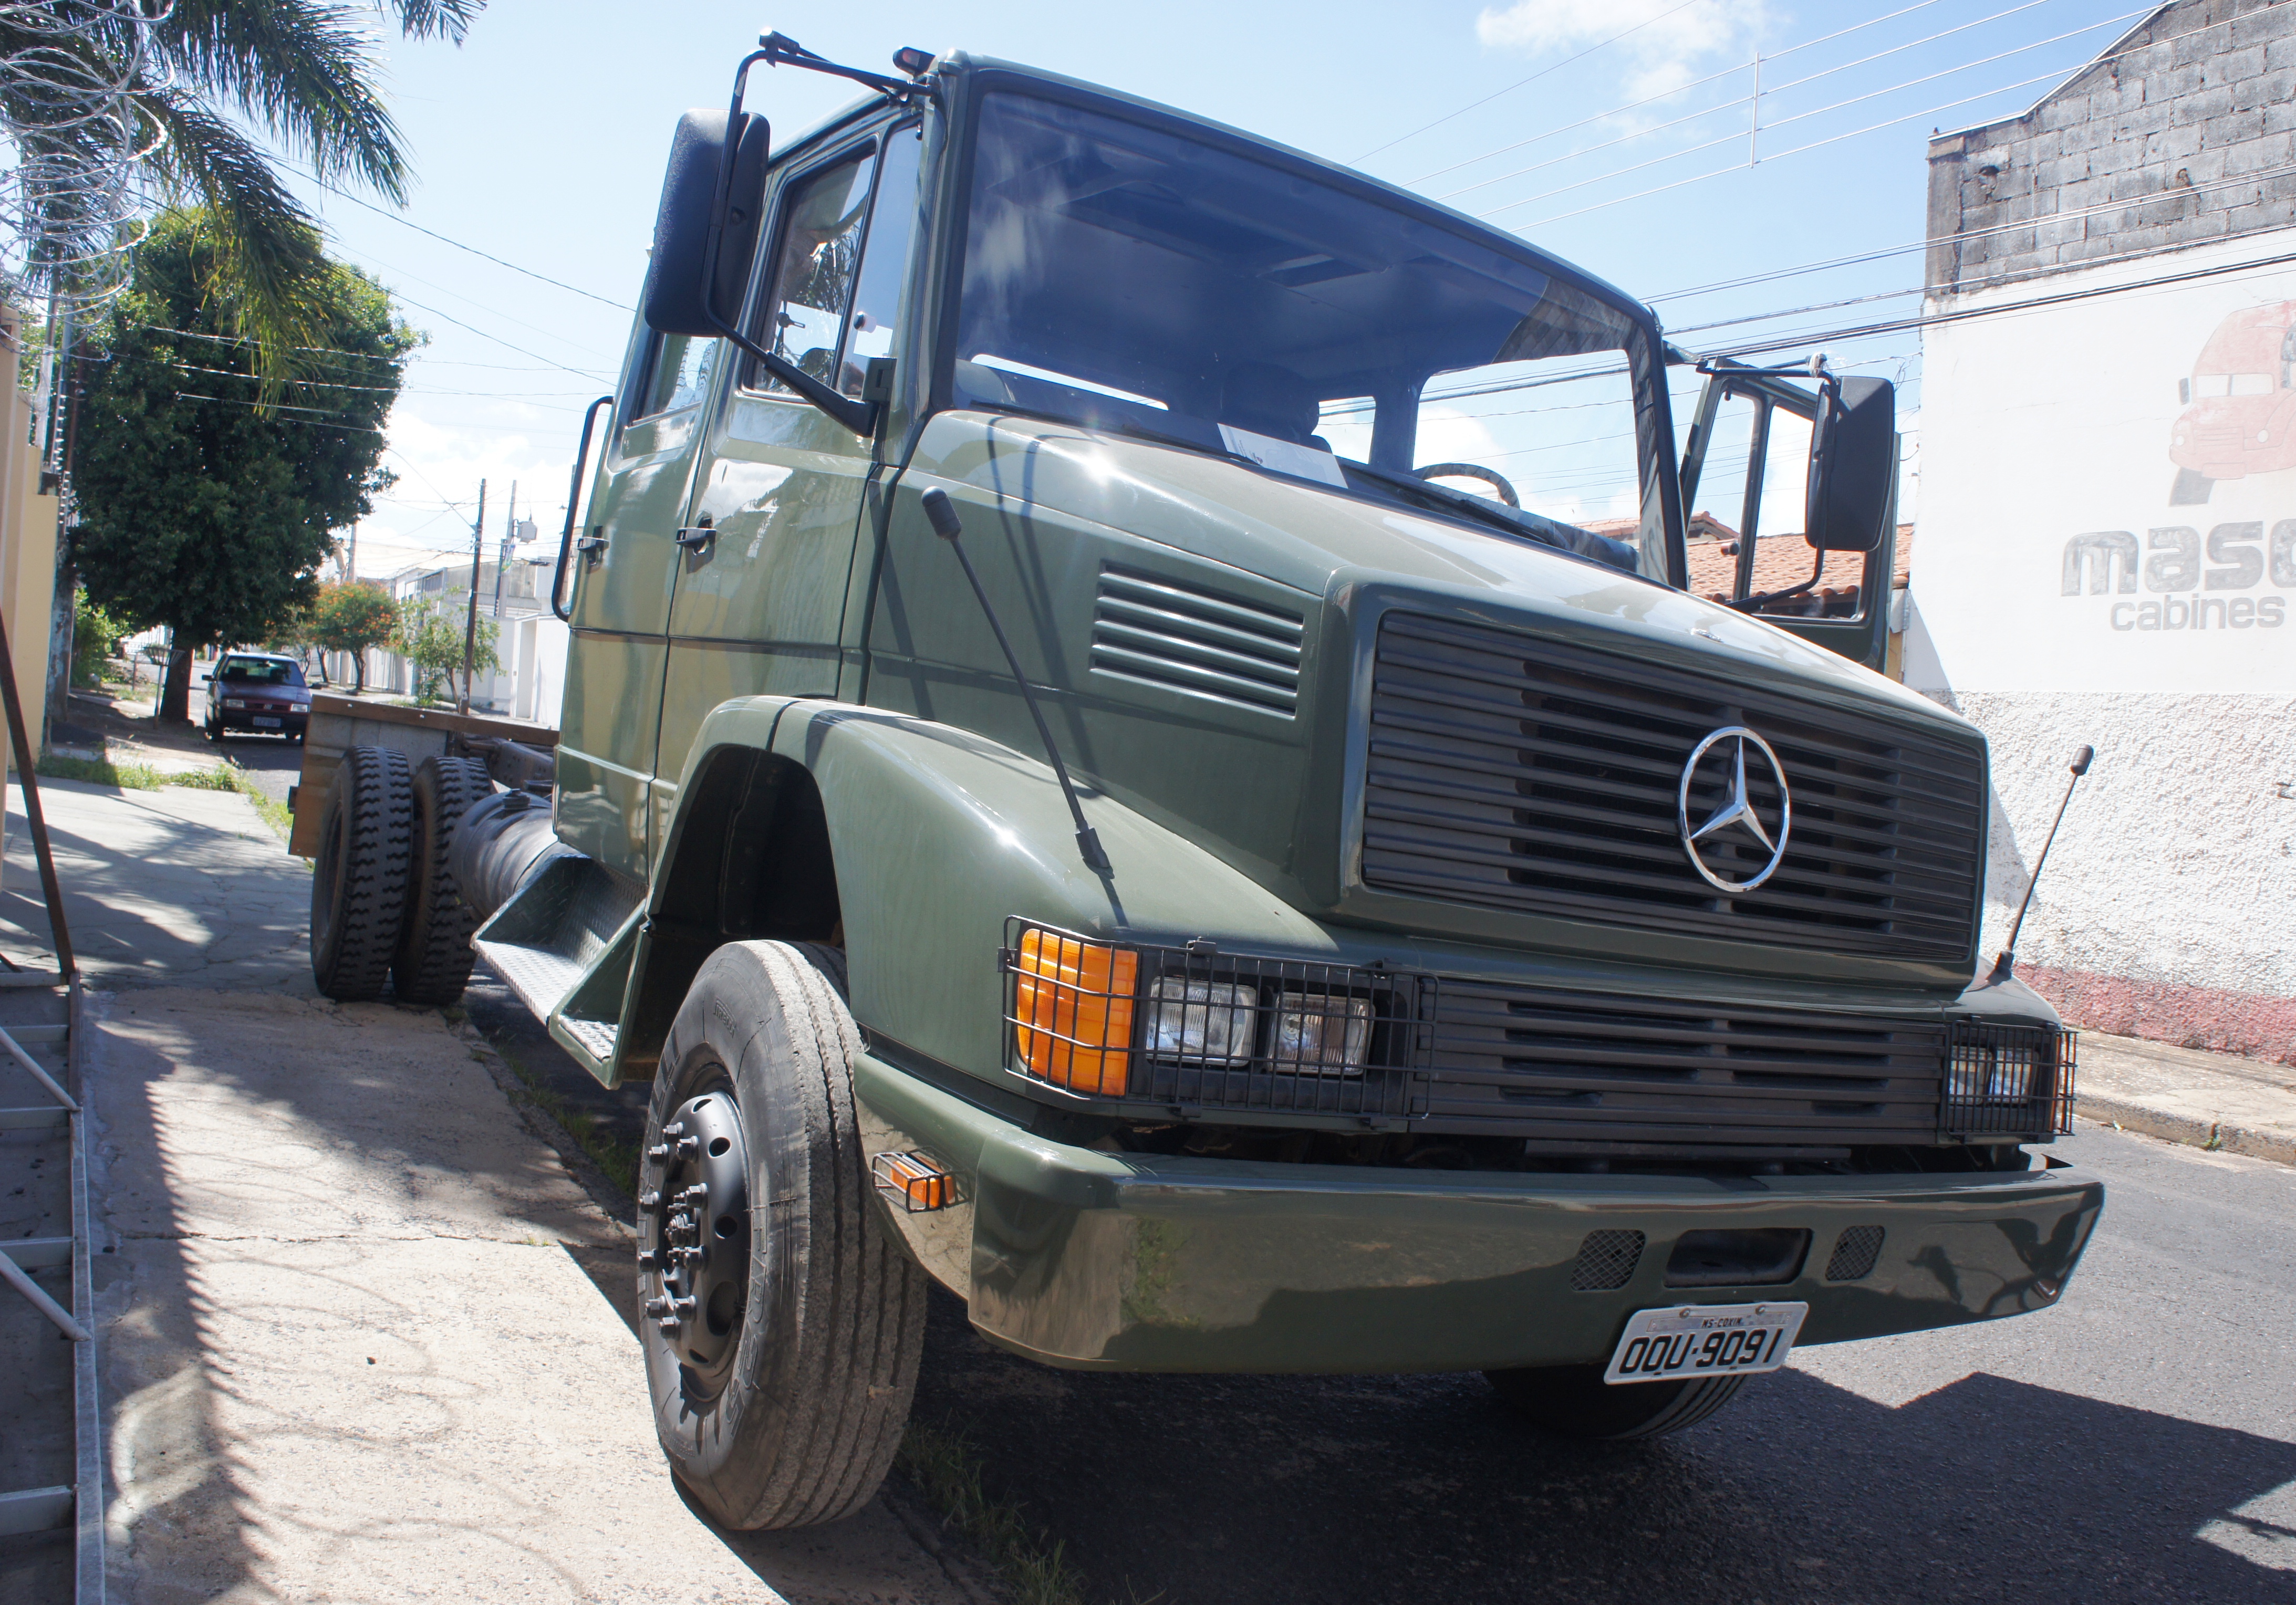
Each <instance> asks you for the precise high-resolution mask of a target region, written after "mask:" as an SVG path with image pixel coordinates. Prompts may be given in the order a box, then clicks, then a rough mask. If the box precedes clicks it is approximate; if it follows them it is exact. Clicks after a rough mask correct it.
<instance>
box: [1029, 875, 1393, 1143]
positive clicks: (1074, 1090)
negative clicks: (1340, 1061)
mask: <svg viewBox="0 0 2296 1605" xmlns="http://www.w3.org/2000/svg"><path fill="white" fill-rule="evenodd" d="M1111 946H1118V947H1119V948H1120V950H1121V951H1122V952H1126V953H1129V954H1136V955H1137V963H1136V967H1132V966H1123V965H1111V964H1106V963H1102V964H1095V963H1093V962H1090V961H1089V960H1088V959H1085V958H1082V957H1080V955H1082V954H1088V953H1089V952H1090V951H1091V950H1095V949H1097V950H1100V951H1103V952H1105V951H1107V950H1108V949H1109V948H1110V947H1111ZM997 964H998V969H999V970H1000V971H1001V972H1002V976H1003V980H1004V994H1005V1067H1006V1068H1007V1069H1010V1070H1011V1071H1012V1072H1013V1074H1014V1075H1016V1076H1020V1077H1023V1078H1025V1079H1027V1080H1029V1081H1030V1082H1032V1083H1034V1084H1036V1085H1039V1086H1046V1087H1052V1088H1054V1089H1056V1090H1059V1091H1061V1092H1063V1093H1070V1094H1072V1095H1076V1094H1081V1095H1085V1096H1089V1097H1091V1098H1092V1100H1093V1101H1094V1102H1095V1103H1099V1102H1103V1101H1105V1102H1108V1103H1111V1104H1112V1103H1115V1102H1117V1101H1123V1102H1126V1103H1132V1104H1149V1105H1154V1106H1158V1107H1159V1108H1160V1110H1164V1111H1168V1112H1169V1113H1172V1114H1176V1115H1179V1116H1182V1117H1184V1118H1190V1117H1193V1115H1194V1114H1195V1113H1197V1112H1198V1111H1200V1110H1219V1111H1221V1112H1223V1113H1234V1112H1248V1113H1251V1114H1258V1115H1272V1116H1286V1115H1308V1116H1332V1115H1338V1116H1343V1117H1345V1116H1353V1117H1357V1118H1362V1119H1364V1120H1366V1121H1369V1122H1374V1123H1376V1124H1378V1125H1381V1126H1387V1125H1390V1124H1399V1123H1400V1122H1402V1121H1404V1120H1407V1119H1408V1118H1410V1117H1411V1116H1413V1115H1414V1114H1416V1113H1420V1112H1422V1111H1423V1109H1424V1104H1425V1086H1426V1075H1427V1071H1428V1069H1429V1066H1430V1061H1431V1057H1432V1053H1433V1049H1434V1024H1433V1021H1434V1004H1435V995H1436V990H1437V985H1438V983H1437V981H1436V979H1435V978H1434V977H1433V976H1429V975H1421V974H1416V973H1412V972H1406V971H1403V970H1388V969H1385V968H1382V967H1376V966H1369V967H1366V966H1357V965H1349V964H1332V963H1322V962H1313V961H1308V960H1302V959H1283V958H1265V957H1258V956H1246V955H1242V954H1227V953H1222V952H1221V951H1220V950H1219V949H1218V946H1216V945H1215V944H1213V943H1211V942H1209V941H1195V942H1190V943H1188V944H1186V945H1185V946H1177V947H1175V946H1158V945H1155V944H1149V943H1140V942H1124V943H1121V944H1111V943H1108V942H1106V941H1104V940H1103V939H1102V938H1095V937H1084V936H1078V935H1077V934H1075V933H1074V932H1070V931H1064V930H1060V929H1056V928H1054V927H1051V926H1047V925H1045V924H1043V923H1041V922H1040V921H1033V920H1027V919H1023V918H1021V917H1020V916H1018V915H1015V916H1013V917H1012V918H1010V919H1008V920H1006V921H1005V946H1004V947H1003V949H1002V951H1001V952H1000V953H999V954H998V955H997ZM1128 969H1129V970H1131V971H1132V973H1131V974H1130V975H1129V977H1128V978H1127V977H1126V975H1125V971H1126V970H1128ZM1160 979H1163V980H1168V981H1171V982H1174V983H1177V984H1178V987H1175V988H1174V990H1178V988H1179V987H1185V986H1186V985H1187V984H1189V983H1197V984H1201V986H1204V987H1251V988H1252V989H1254V991H1255V992H1256V993H1257V994H1258V999H1259V1001H1258V1002H1257V1003H1256V1004H1254V1005H1252V1006H1251V1009H1250V1015H1251V1023H1250V1036H1249V1042H1250V1053H1249V1056H1248V1057H1247V1058H1245V1059H1244V1060H1243V1061H1242V1062H1241V1063H1236V1064H1229V1063H1226V1062H1225V1061H1223V1060H1218V1059H1211V1058H1208V1057H1205V1056H1202V1055H1197V1056H1194V1057H1193V1058H1191V1057H1190V1056H1186V1055H1177V1056H1172V1057H1156V1056H1154V1055H1153V1054H1152V1052H1151V1051H1150V1044H1149V1037H1150V1024H1151V1017H1152V1011H1153V1009H1154V1007H1155V1004H1154V1003H1152V994H1153V989H1154V987H1155V985H1156V983H1157V981H1158V980H1160ZM1127 981H1128V984H1127ZM1183 995H1185V993H1184V994H1183ZM1355 999H1362V1000H1365V1001H1366V1002H1368V1003H1370V1005H1371V1011H1372V1022H1371V1030H1370V1038H1369V1041H1368V1043H1367V1044H1365V1052H1364V1057H1363V1063H1362V1067H1361V1069H1341V1068H1334V1067H1331V1066H1327V1065H1325V1064H1324V1063H1322V1062H1320V1061H1318V1060H1315V1059H1313V1058H1311V1057H1309V1056H1308V1055H1307V1054H1306V1053H1304V1052H1301V1051H1300V1049H1299V1047H1298V1045H1297V1044H1292V1045H1290V1046H1289V1048H1288V1049H1287V1045H1286V1044H1284V1043H1283V1041H1282V1040H1280V1036H1281V1033H1280V1031H1279V1023H1280V1017H1281V1016H1283V1014H1285V1013H1286V1012H1287V1011H1290V1012H1300V1011H1305V1012H1307V1013H1308V1014H1311V1015H1315V1016H1318V1017H1321V1018H1324V1019H1326V1020H1332V1021H1333V1024H1334V1026H1338V1025H1340V1024H1341V1018H1340V1017H1341V1015H1342V1014H1343V1012H1344V1011H1345V1010H1346V1007H1347V1004H1348V1003H1349V1001H1351V1000H1355ZM1187 1006H1188V1007H1190V1008H1199V1009H1204V1010H1210V1009H1213V1008H1218V1009H1219V1010H1221V1011H1223V1012H1225V1011H1226V1009H1227V1008H1229V1007H1230V1006H1232V1005H1230V1004H1228V1003H1218V1004H1212V1003H1196V1004H1190V1005H1187ZM1241 1040H1242V1034H1241V1033H1239V1041H1241ZM1119 1055H1122V1059H1121V1060H1120V1062H1119V1057H1118V1056H1119ZM1102 1067H1106V1070H1107V1071H1108V1072H1109V1073H1108V1074H1106V1075H1105V1076H1104V1077H1103V1073H1102ZM1119 1070H1120V1090H1118V1088H1117V1087H1116V1086H1111V1085H1109V1084H1110V1082H1112V1081H1116V1080H1118V1076H1117V1075H1116V1074H1115V1073H1114V1072H1117V1071H1119Z"/></svg>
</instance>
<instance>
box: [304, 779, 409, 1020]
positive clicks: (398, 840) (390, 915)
mask: <svg viewBox="0 0 2296 1605" xmlns="http://www.w3.org/2000/svg"><path fill="white" fill-rule="evenodd" d="M413 820H414V777H413V774H412V773H411V771H410V769H409V766H408V765H407V762H406V754H405V753H403V752H396V751H393V750H391V749H389V748H387V747H353V748H351V749H348V751H346V752H345V753H344V754H343V757H342V761H341V762H340V764H338V765H337V766H336V767H335V780H334V784H332V786H330V787H328V788H327V800H326V802H325V804H324V806H323V807H322V808H321V810H320V813H319V848H318V852H317V854H316V856H315V857H314V860H313V862H312V864H311V979H313V980H314V981H316V983H317V984H318V987H319V990H320V991H321V992H323V993H324V994H325V995H327V996H329V997H332V998H333V999H335V1000H336V1001H338V1002H340V1003H372V1002H373V1000H374V999H376V998H378V997H381V995H382V984H383V982H384V980H385V979H387V978H388V977H389V974H390V962H391V957H392V955H393V954H395V953H396V952H397V950H398V936H399V929H400V926H401V924H402V922H403V921H404V920H405V917H406V868H407V859H408V857H409V856H410V849H411V848H412V824H413Z"/></svg>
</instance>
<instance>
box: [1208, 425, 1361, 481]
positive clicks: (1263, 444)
mask: <svg viewBox="0 0 2296 1605" xmlns="http://www.w3.org/2000/svg"><path fill="white" fill-rule="evenodd" d="M1219 432H1220V440H1221V442H1222V443H1223V444H1224V445H1226V447H1227V448H1228V450H1229V451H1231V452H1233V453H1234V454H1236V455H1237V456H1239V457H1242V458H1245V459H1246V460H1248V461H1250V462H1253V463H1259V466H1260V467H1262V468H1264V469H1266V470H1267V471H1269V472H1270V473H1278V474H1290V475H1291V476H1292V478H1293V479H1313V480H1315V481H1316V483H1317V484H1319V485H1336V486H1338V487H1340V488H1341V490H1345V489H1346V488H1347V487H1348V479H1347V476H1346V475H1345V474H1343V473H1341V471H1340V460H1339V459H1338V458H1337V457H1335V456H1333V454H1331V453H1329V452H1327V451H1321V450H1318V449H1317V448H1316V447H1315V446H1298V445H1294V444H1293V443H1292V442H1291V441H1289V440H1279V439H1277V438H1275V436H1274V435H1255V434H1253V433H1252V432H1251V430H1240V429H1238V428H1236V427H1235V425H1234V424H1233V423H1223V424H1221V425H1220V426H1219Z"/></svg>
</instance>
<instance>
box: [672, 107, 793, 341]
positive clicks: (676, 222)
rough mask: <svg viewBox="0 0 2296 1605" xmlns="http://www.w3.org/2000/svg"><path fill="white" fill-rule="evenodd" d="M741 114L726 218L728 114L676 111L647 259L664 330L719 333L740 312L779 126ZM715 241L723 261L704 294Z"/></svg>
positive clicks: (709, 336) (710, 335) (705, 335)
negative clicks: (722, 195) (721, 178)
mask: <svg viewBox="0 0 2296 1605" xmlns="http://www.w3.org/2000/svg"><path fill="white" fill-rule="evenodd" d="M740 122H741V127H740V128H739V130H738V134H737V139H738V146H737V148H736V149H735V151H734V172H733V184H732V185H731V187H730V189H729V192H728V193H727V195H726V208H725V215H724V216H723V217H722V218H721V217H719V215H718V209H717V179H718V175H719V171H720V169H721V168H722V167H723V166H724V164H725V160H726V113H725V112H723V111H689V112H687V113H686V114H685V116H683V117H681V118H679V119H677V133H676V135H675V136H674V137H673V138H672V139H671V140H670V144H669V168H668V172H667V173H666V174H665V175H664V176H663V177H662V182H661V205H660V208H659V209H657V210H656V211H655V213H654V218H653V255H652V258H651V259H650V260H649V261H648V262H647V264H646V283H645V302H644V306H645V321H646V327H647V328H649V329H652V330H653V331H655V332H657V333H660V334H689V335H693V336H695V337H697V338H699V339H703V340H709V339H714V338H716V337H717V334H718V333H719V332H721V331H722V330H723V329H724V327H725V325H726V324H727V323H732V322H734V319H735V318H736V317H738V316H739V315H740V314H741V309H742V308H741V301H742V288H743V287H744V286H745V285H747V284H748V283H749V282H750V264H751V263H752V262H754V261H755V260H756V259H757V254H758V224H759V222H760V221H761V217H762V214H763V212H764V196H765V186H766V155H767V145H768V144H769V143H770V142H771V139H772V134H771V131H770V130H769V129H768V128H767V125H766V119H764V118H762V117H758V116H754V115H752V114H750V113H749V112H746V111H745V112H743V113H742V117H741V119H740ZM713 244H714V245H715V247H716V251H717V267H716V271H715V272H713V273H709V286H708V291H707V294H706V298H705V293H704V288H703V283H702V280H703V274H704V272H705V270H706V269H707V268H708V265H709V258H710V253H711V247H712V245H713Z"/></svg>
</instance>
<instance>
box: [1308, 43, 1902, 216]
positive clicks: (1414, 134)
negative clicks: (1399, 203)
mask: <svg viewBox="0 0 2296 1605" xmlns="http://www.w3.org/2000/svg"><path fill="white" fill-rule="evenodd" d="M1930 3H1934V0H1930ZM1695 4H1698V0H1682V4H1679V5H1677V6H1676V7H1675V8H1674V10H1673V11H1663V12H1659V14H1658V15H1657V16H1655V17H1645V18H1644V19H1643V20H1641V21H1640V22H1637V23H1636V24H1635V25H1634V26H1633V27H1632V28H1629V29H1627V30H1626V33H1617V34H1612V35H1611V37H1609V38H1607V39H1605V40H1603V42H1602V43H1601V44H1600V45H1588V46H1587V48H1586V49H1584V50H1582V51H1580V52H1579V53H1578V54H1577V55H1575V56H1565V57H1564V58H1563V59H1562V61H1557V62H1555V63H1554V66H1552V67H1542V68H1540V69H1539V70H1538V71H1537V72H1534V73H1532V74H1531V75H1530V76H1529V78H1523V79H1521V80H1520V81H1519V82H1516V83H1513V84H1509V85H1508V86H1506V87H1505V88H1504V89H1499V90H1495V91H1493V92H1492V93H1491V94H1487V95H1485V96H1483V98H1482V99H1480V100H1479V101H1472V102H1469V103H1468V104H1466V105H1464V106H1462V107H1460V108H1459V109H1458V110H1457V111H1447V112H1445V113H1444V114H1443V115H1442V116H1440V117H1439V118H1437V119H1435V120H1434V121H1433V122H1431V123H1426V124H1423V125H1422V126H1421V127H1416V128H1414V129H1413V130H1412V131H1411V132H1410V133H1408V134H1398V135H1396V136H1395V137H1394V138H1393V139H1390V140H1389V141H1388V142H1387V143H1385V144H1383V145H1374V146H1373V147H1372V148H1371V149H1370V150H1368V151H1365V152H1364V153H1363V154H1362V155H1361V156H1358V157H1357V158H1356V159H1355V160H1356V161H1358V162H1361V161H1369V160H1371V159H1372V158H1373V157H1374V156H1376V155H1378V154H1379V153H1380V152H1381V151H1390V150H1393V149H1394V148H1395V147H1396V146H1397V145H1399V144H1401V143H1403V142H1404V141H1405V140H1407V139H1416V138H1418V137H1419V136H1420V135H1423V134H1424V133H1426V132H1427V130H1428V129H1430V128H1438V127H1442V126H1443V125H1444V124H1445V123H1447V122H1449V121H1450V120H1451V119H1453V118H1455V117H1464V116H1465V115H1466V114H1467V113H1468V112H1470V111H1473V110H1474V109H1475V108H1476V107H1478V106H1488V105H1489V104H1490V103H1491V102H1493V101H1495V100H1497V99H1498V98H1499V97H1500V96H1501V95H1506V94H1513V93H1514V92H1515V91H1516V90H1518V89H1520V88H1521V87H1522V86H1524V85H1525V84H1535V83H1537V82H1538V80H1539V79H1541V78H1545V77H1546V75H1547V74H1548V73H1550V72H1560V71H1561V70H1562V69H1563V68H1565V67H1568V66H1570V64H1571V62H1573V61H1585V60H1586V59H1587V57H1588V56H1591V55H1593V54H1594V53H1595V52H1596V51H1598V50H1607V49H1609V48H1610V47H1611V45H1616V44H1617V43H1618V42H1619V41H1620V40H1621V39H1623V38H1625V37H1627V35H1628V34H1635V33H1639V32H1641V31H1642V30H1643V29H1645V28H1648V27H1649V26H1650V25H1651V24H1652V23H1653V22H1663V21H1665V20H1667V19H1668V18H1669V17H1671V16H1673V15H1674V14H1675V13H1676V12H1686V11H1688V10H1689V9H1690V8H1691V7H1692V6H1693V5H1695ZM1349 165H1350V166H1352V165H1353V164H1352V163H1350V164H1349ZM1413 182H1415V183H1416V182H1417V180H1414V181H1413Z"/></svg>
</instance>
